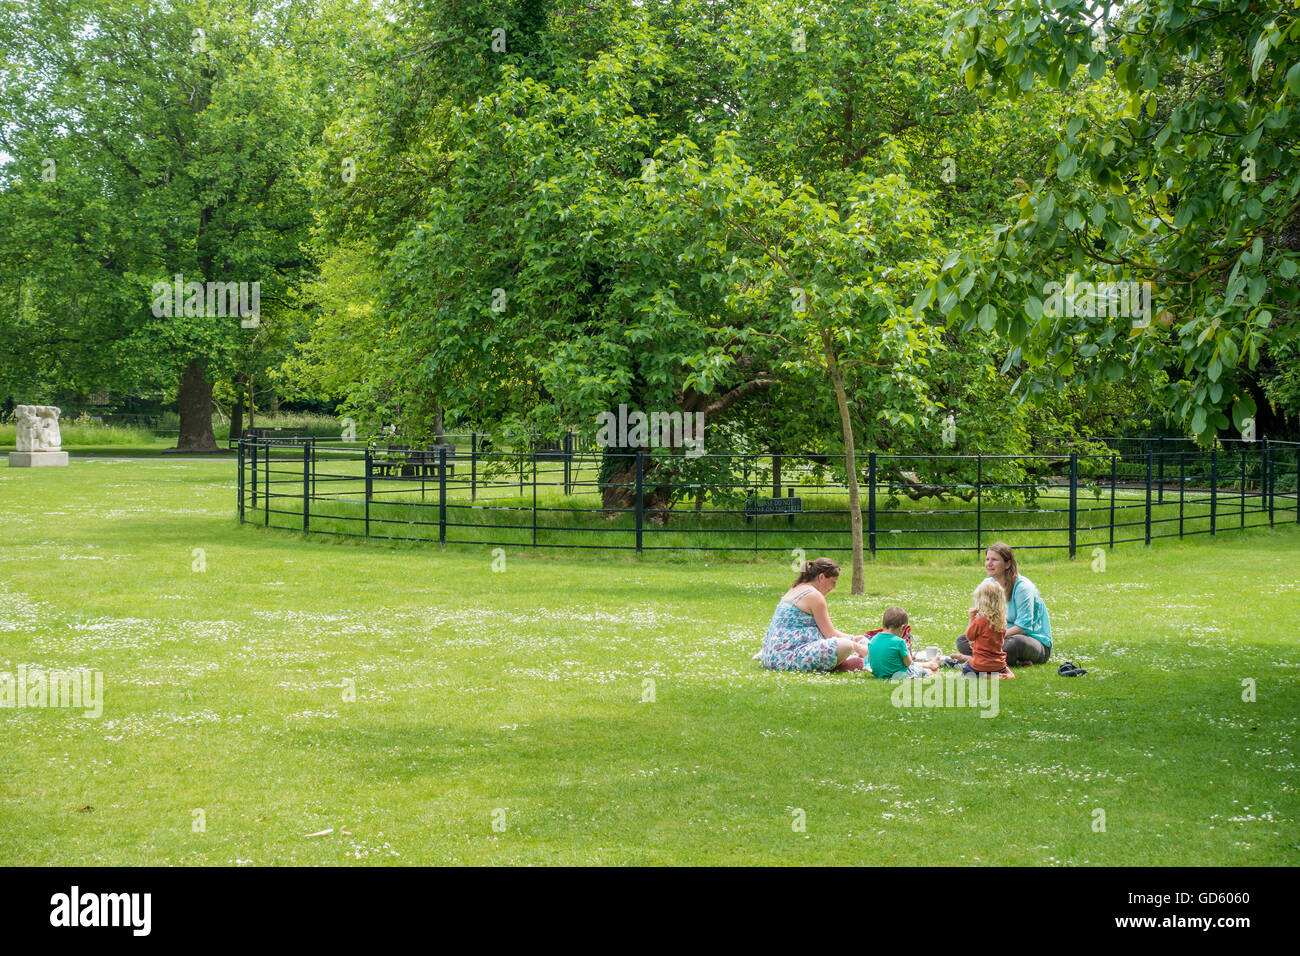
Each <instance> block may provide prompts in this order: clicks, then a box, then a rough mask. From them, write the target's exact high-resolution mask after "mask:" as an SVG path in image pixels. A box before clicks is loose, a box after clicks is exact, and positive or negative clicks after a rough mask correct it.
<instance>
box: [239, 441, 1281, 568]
mask: <svg viewBox="0 0 1300 956" xmlns="http://www.w3.org/2000/svg"><path fill="white" fill-rule="evenodd" d="M466 438H468V439H469V440H468V442H467V441H465V440H464V439H466ZM1091 447H1092V448H1093V450H1092V451H1089V452H1078V451H1070V450H1062V451H1059V452H1056V453H1055V454H1035V455H1018V456H1012V455H898V454H881V453H874V452H872V453H867V454H863V455H860V456H859V457H858V465H859V483H860V501H861V510H862V520H863V536H864V542H865V545H864V546H865V548H866V550H867V551H869V553H870V554H872V555H875V554H877V553H879V552H897V551H982V550H983V548H984V547H985V546H986V545H987V544H988V543H990V542H992V541H994V540H997V539H999V538H1002V539H1006V540H1009V541H1010V542H1011V543H1012V544H1013V545H1015V546H1016V547H1017V548H1018V549H1026V550H1059V551H1064V552H1068V555H1069V556H1070V557H1071V558H1073V557H1075V555H1076V554H1077V553H1078V551H1079V550H1081V549H1096V548H1098V547H1102V548H1113V547H1114V546H1115V545H1117V544H1124V543H1129V542H1135V541H1141V542H1143V543H1145V544H1148V545H1149V544H1150V543H1151V542H1152V541H1153V540H1155V539H1159V538H1170V537H1187V536H1193V535H1201V534H1208V535H1211V536H1213V535H1217V534H1219V533H1222V532H1226V531H1230V530H1238V529H1246V528H1255V527H1272V526H1274V525H1275V524H1277V523H1279V522H1300V508H1298V507H1297V496H1296V484H1297V478H1298V477H1300V444H1297V443H1294V442H1277V441H1272V442H1270V441H1267V440H1261V441H1258V442H1247V441H1219V442H1216V443H1215V444H1214V446H1213V447H1211V448H1208V449H1207V448H1202V447H1200V446H1197V445H1195V444H1193V443H1191V442H1175V441H1171V440H1163V439H1162V440H1158V441H1156V440H1153V441H1134V440H1124V442H1123V443H1120V442H1116V444H1115V445H1114V446H1113V447H1112V450H1110V451H1109V452H1108V453H1099V452H1097V451H1096V450H1095V448H1096V446H1095V445H1093V446H1091ZM238 451H239V455H238V462H239V465H238V467H239V477H238V513H239V520H240V521H241V522H255V523H258V524H262V525H264V526H267V527H282V528H292V529H295V530H300V531H303V532H308V533H316V534H329V535H341V536H351V537H370V538H377V539H385V540H412V541H428V542H437V543H439V544H476V545H486V546H491V547H528V548H597V549H599V548H610V549H627V550H635V551H636V552H638V553H641V552H643V551H673V550H684V551H733V552H734V551H749V552H754V553H758V552H776V551H791V550H795V549H803V550H804V551H806V552H816V553H833V552H848V551H850V550H851V530H850V510H849V504H848V503H849V492H848V488H847V486H846V483H845V479H844V474H845V472H844V459H843V458H842V457H841V458H836V457H835V456H829V455H824V454H806V455H805V454H782V455H773V454H764V455H757V454H739V453H736V454H708V455H700V456H695V457H691V456H688V455H683V454H681V453H680V450H676V451H677V453H675V454H673V453H669V452H666V451H656V452H648V451H637V452H621V453H620V452H613V451H609V450H605V449H599V448H595V447H592V446H590V445H587V446H582V445H579V444H578V443H577V442H576V441H575V440H572V439H570V440H566V441H565V442H562V443H558V444H556V445H551V446H543V445H536V444H534V445H533V446H531V447H530V448H529V449H528V450H526V451H506V450H496V449H494V448H493V447H492V446H491V445H490V443H486V442H484V441H483V439H482V436H478V435H472V436H444V438H443V440H442V441H441V442H439V443H436V444H430V445H425V446H421V447H418V448H413V447H407V446H404V445H400V444H390V445H389V446H387V447H380V446H379V445H377V444H373V443H372V444H371V445H367V446H358V445H352V444H349V443H343V442H337V441H334V442H330V443H328V444H325V443H318V442H317V441H314V440H312V439H310V438H304V439H283V440H277V439H274V438H268V437H263V438H245V439H243V440H241V441H240V442H239V445H238Z"/></svg>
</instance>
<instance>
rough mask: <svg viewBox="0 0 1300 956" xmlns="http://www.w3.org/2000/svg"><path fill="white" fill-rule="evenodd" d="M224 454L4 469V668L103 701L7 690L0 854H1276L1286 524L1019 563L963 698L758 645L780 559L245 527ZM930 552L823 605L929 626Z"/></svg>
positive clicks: (431, 858)
mask: <svg viewBox="0 0 1300 956" xmlns="http://www.w3.org/2000/svg"><path fill="white" fill-rule="evenodd" d="M233 483H234V468H233V463H230V462H209V461H186V460H151V459H142V460H137V461H131V462H120V461H77V460H74V461H73V463H72V465H71V466H70V467H68V468H66V469H41V470H28V469H0V502H3V510H4V519H3V521H4V533H3V537H2V539H0V671H4V670H7V671H9V672H11V673H12V672H14V671H15V670H16V669H17V668H18V667H19V666H20V665H26V667H28V668H30V669H37V668H41V669H45V670H71V669H76V668H88V669H94V670H99V671H102V673H103V675H104V683H105V691H104V712H103V716H102V717H101V718H99V719H91V718H86V717H83V716H81V715H80V713H79V712H75V711H70V710H67V709H32V708H18V709H0V724H2V725H3V727H4V730H5V732H6V740H7V742H8V746H7V747H6V752H5V759H4V768H5V772H4V773H3V774H0V863H4V864H10V865H12V864H39V865H46V864H179V865H187V864H208V865H236V864H335V863H367V864H399V865H400V864H430V863H530V864H531V863H604V864H613V863H679V864H687V863H704V864H722V863H759V864H763V863H773V864H791V863H836V864H882V863H885V864H889V863H898V864H921V863H937V864H980V863H983V864H988V863H1002V864H1046V865H1055V864H1063V865H1071V864H1073V865H1095V864H1143V865H1147V864H1174V865H1189V866H1194V865H1214V864H1220V865H1241V864H1274V865H1277V864H1295V863H1296V862H1297V861H1300V829H1297V826H1296V817H1297V813H1298V812H1300V801H1298V800H1297V793H1296V790H1297V782H1296V781H1297V774H1296V770H1297V747H1298V745H1297V739H1296V735H1297V729H1298V724H1300V707H1298V706H1297V704H1298V703H1300V693H1298V691H1300V645H1298V640H1297V635H1300V560H1298V559H1300V531H1297V528H1296V526H1295V524H1294V523H1292V522H1287V523H1284V524H1282V525H1279V527H1278V528H1277V529H1276V530H1273V531H1270V530H1256V531H1246V532H1232V533H1228V534H1224V535H1222V536H1220V537H1219V538H1218V539H1217V540H1214V541H1211V540H1209V539H1208V538H1207V537H1201V538H1197V539H1189V540H1188V541H1187V542H1183V543H1179V542H1177V541H1172V542H1170V541H1165V542H1161V543H1159V544H1158V545H1157V546H1155V547H1153V548H1151V549H1150V550H1147V549H1144V548H1143V547H1142V546H1141V545H1140V544H1130V545H1126V546H1124V547H1121V548H1117V549H1116V550H1115V551H1113V552H1110V553H1109V554H1108V555H1107V563H1106V568H1105V570H1104V571H1101V572H1095V571H1093V570H1092V564H1091V562H1090V559H1089V558H1088V557H1087V556H1086V554H1085V556H1084V557H1082V558H1081V559H1080V560H1077V561H1075V562H1067V561H1064V560H1059V559H1058V560H1052V561H1042V562H1039V561H1038V560H1037V559H1036V558H1031V559H1030V560H1029V561H1028V562H1027V563H1026V565H1025V566H1024V567H1023V570H1024V571H1025V573H1026V574H1028V576H1030V577H1031V578H1033V579H1034V581H1035V583H1037V584H1038V586H1039V588H1040V590H1041V591H1042V592H1043V594H1044V596H1045V598H1046V600H1047V602H1048V606H1049V608H1050V609H1051V614H1052V621H1053V626H1054V630H1055V632H1056V634H1057V643H1056V648H1055V650H1054V652H1053V657H1052V663H1051V664H1050V665H1049V666H1046V667H1039V668H1026V669H1022V670H1021V671H1019V672H1018V675H1017V679H1016V680H1015V681H1012V682H1004V683H1003V684H1002V685H1001V686H1000V687H999V688H998V689H999V701H998V703H999V706H998V713H997V716H996V717H992V718H986V717H982V716H981V712H980V711H979V710H978V709H972V708H960V709H959V708H946V709H945V708H920V709H915V708H898V707H895V706H893V704H892V703H891V694H892V692H893V689H894V688H893V686H892V685H890V684H889V683H888V682H885V681H877V680H874V679H873V678H870V677H863V676H862V675H817V676H813V675H792V674H772V673H769V672H765V671H763V670H762V669H760V668H759V666H758V665H757V664H756V663H755V662H753V661H752V660H751V659H750V658H751V655H752V654H753V652H754V651H755V650H757V648H758V645H759V643H760V640H761V635H762V632H763V630H764V628H765V626H766V624H767V621H768V619H769V617H770V615H771V612H772V609H773V606H774V604H775V602H776V600H777V598H778V597H779V596H780V594H781V593H782V592H783V590H784V589H785V588H786V586H788V585H789V583H790V580H791V578H792V574H791V573H790V571H789V570H788V567H787V565H786V560H788V559H785V558H782V559H781V560H777V558H775V557H773V558H771V559H769V560H768V561H766V562H748V561H739V560H734V559H733V560H724V561H719V560H717V559H715V558H713V557H711V556H708V555H704V556H690V557H687V558H681V557H677V558H675V559H673V560H669V559H668V558H667V557H665V556H651V557H647V558H645V559H642V560H640V561H638V560H636V559H635V558H633V557H631V556H629V555H627V554H626V553H619V554H610V553H582V552H562V553H559V554H541V553H539V554H536V555H534V554H532V553H530V551H529V550H528V549H526V548H523V547H508V548H506V549H505V560H506V563H505V569H504V570H503V571H501V572H499V573H497V572H494V571H493V570H492V562H493V556H492V553H491V549H489V548H487V547H485V546H484V547H477V546H472V545H461V546H457V547H455V548H449V549H448V550H446V551H445V552H443V551H439V550H438V549H437V547H436V546H427V545H398V546H391V547H390V546H384V545H381V544H375V543H365V542H353V541H351V540H340V539H332V538H327V537H315V536H313V537H311V538H305V537H303V536H301V535H300V534H295V533H292V532H289V531H285V530H271V531H267V530H264V529H261V528H257V527H254V526H245V527H240V526H238V525H237V524H236V522H235V520H234V490H233ZM1011 543H1012V544H1015V543H1016V541H1015V539H1014V538H1011ZM195 549H202V551H201V554H200V553H197V552H196V550H195ZM810 556H812V555H810ZM952 561H953V558H952V557H945V558H944V559H943V564H934V565H927V564H911V565H890V564H886V563H884V562H883V561H882V562H881V563H879V564H876V565H873V566H871V567H869V568H868V574H867V592H868V593H867V594H866V595H863V596H860V597H851V596H850V595H848V593H847V591H848V587H847V584H848V580H847V577H846V578H844V579H843V580H844V584H843V585H842V586H841V588H840V590H838V591H837V592H835V594H833V595H832V597H831V599H830V605H831V613H832V616H833V618H834V620H835V622H836V624H837V625H838V626H840V627H841V628H843V629H846V630H858V631H861V630H865V629H867V628H868V627H874V626H877V622H878V619H879V615H880V612H881V611H882V610H883V608H884V607H885V606H886V605H887V604H890V603H900V604H902V605H903V606H904V607H906V608H907V609H908V610H909V611H910V612H911V614H912V620H913V626H914V628H915V630H916V631H917V632H918V633H919V634H920V635H921V636H922V638H923V639H924V640H925V641H926V642H933V643H936V644H942V645H945V646H947V645H949V644H950V643H951V638H952V636H953V635H954V634H955V633H956V631H957V630H958V629H959V628H960V627H961V626H962V625H963V624H964V621H965V610H966V608H967V607H968V606H969V597H970V591H971V589H972V588H973V587H974V585H975V584H976V583H978V581H979V579H980V577H981V576H982V572H981V570H980V567H979V564H978V561H977V559H976V557H975V555H974V554H972V555H971V556H970V558H969V561H968V566H967V567H965V568H962V567H955V566H953V564H952ZM196 567H201V568H202V570H195V568H196ZM1067 658H1068V659H1070V660H1074V661H1076V662H1078V663H1080V664H1082V665H1084V666H1086V667H1087V668H1088V671H1089V673H1088V675H1087V676H1086V677H1083V678H1078V679H1066V678H1062V677H1059V676H1057V674H1056V665H1057V664H1058V663H1060V661H1062V660H1065V659H1067ZM1243 681H1253V682H1254V688H1255V694H1256V698H1257V699H1256V700H1254V701H1253V702H1246V701H1243V699H1242V697H1243ZM648 682H652V683H648ZM353 686H355V698H356V699H355V700H348V699H345V698H346V697H348V696H350V694H349V693H348V689H349V688H350V687H353ZM651 692H652V693H651ZM651 697H653V699H652V700H651V699H649V698H651ZM1098 810H1101V811H1104V814H1105V829H1104V832H1100V831H1098V830H1097V829H1096V826H1097V825H1098V822H1099V820H1100V816H1099V815H1098V814H1097V813H1096V811H1098ZM196 811H202V821H203V823H204V824H205V827H204V829H203V831H202V832H195V829H196V820H197V819H198V816H197V814H196ZM800 820H803V821H805V827H804V828H803V829H798V828H797V826H796V824H797V823H798V822H799V821H800ZM494 824H495V825H496V827H497V828H494ZM326 830H331V831H332V832H330V833H328V834H326V835H322V836H311V835H310V834H316V833H320V832H321V831H326Z"/></svg>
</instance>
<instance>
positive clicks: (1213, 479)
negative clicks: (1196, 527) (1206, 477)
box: [1210, 438, 1219, 538]
mask: <svg viewBox="0 0 1300 956" xmlns="http://www.w3.org/2000/svg"><path fill="white" fill-rule="evenodd" d="M1218 515H1219V441H1218V439H1217V438H1216V439H1215V440H1214V444H1213V445H1211V446H1210V537H1211V538H1213V537H1215V525H1216V523H1217V521H1218Z"/></svg>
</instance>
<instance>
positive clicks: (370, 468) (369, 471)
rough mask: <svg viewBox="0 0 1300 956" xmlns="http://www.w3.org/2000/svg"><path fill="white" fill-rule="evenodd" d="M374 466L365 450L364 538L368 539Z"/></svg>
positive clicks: (367, 450)
mask: <svg viewBox="0 0 1300 956" xmlns="http://www.w3.org/2000/svg"><path fill="white" fill-rule="evenodd" d="M374 473H375V470H374V464H373V459H372V458H371V455H370V448H369V447H367V448H366V537H367V538H368V537H370V495H371V494H372V488H373V484H374V477H373V476H374Z"/></svg>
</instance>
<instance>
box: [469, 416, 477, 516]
mask: <svg viewBox="0 0 1300 956" xmlns="http://www.w3.org/2000/svg"><path fill="white" fill-rule="evenodd" d="M477 498H478V432H474V431H472V432H470V433H469V500H470V501H474V500H476V499H477Z"/></svg>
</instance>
